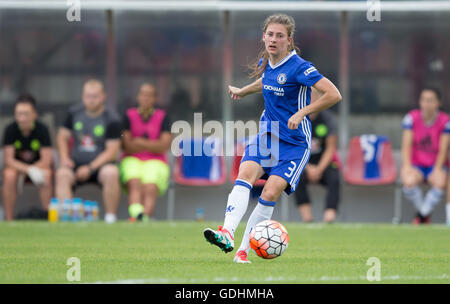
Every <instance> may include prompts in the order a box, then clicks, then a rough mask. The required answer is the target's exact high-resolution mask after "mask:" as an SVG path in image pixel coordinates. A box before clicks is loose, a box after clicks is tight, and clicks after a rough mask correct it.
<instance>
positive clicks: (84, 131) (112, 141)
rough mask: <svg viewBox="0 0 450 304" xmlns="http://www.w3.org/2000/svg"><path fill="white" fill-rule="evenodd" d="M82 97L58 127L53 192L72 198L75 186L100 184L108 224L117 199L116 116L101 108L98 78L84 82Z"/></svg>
mask: <svg viewBox="0 0 450 304" xmlns="http://www.w3.org/2000/svg"><path fill="white" fill-rule="evenodd" d="M82 99H83V104H82V105H75V106H73V107H71V108H70V109H69V113H68V115H67V117H66V120H65V122H64V124H63V126H62V127H61V128H60V129H59V130H58V135H57V142H58V152H59V158H60V167H59V168H58V170H57V172H56V183H55V186H56V195H57V197H58V199H60V201H62V200H64V199H65V198H72V196H73V189H74V187H75V186H78V185H82V184H85V183H95V184H99V185H101V186H102V194H103V202H104V205H105V221H106V222H107V223H112V222H115V221H116V219H117V217H116V213H117V208H118V204H119V200H120V183H119V169H118V167H117V164H116V160H117V157H118V155H119V151H120V136H121V124H120V119H119V116H118V115H117V114H116V113H114V112H113V111H111V110H109V109H106V108H105V99H106V94H105V92H104V88H103V84H102V82H100V81H99V80H96V79H91V80H88V81H87V82H85V84H84V86H83V92H82ZM71 146H72V148H71ZM70 148H71V149H70Z"/></svg>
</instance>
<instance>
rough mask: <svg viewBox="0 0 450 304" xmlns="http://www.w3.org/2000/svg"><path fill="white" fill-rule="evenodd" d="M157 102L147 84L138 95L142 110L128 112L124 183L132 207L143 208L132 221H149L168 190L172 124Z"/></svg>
mask: <svg viewBox="0 0 450 304" xmlns="http://www.w3.org/2000/svg"><path fill="white" fill-rule="evenodd" d="M156 100H157V92H156V88H155V87H154V86H153V85H152V84H149V83H144V84H143V85H142V86H141V87H140V90H139V93H138V95H137V101H138V107H137V108H131V109H128V110H127V112H126V114H125V116H124V118H123V148H124V152H125V154H124V156H123V159H122V161H121V163H120V172H121V178H122V183H123V184H125V186H126V189H127V191H128V203H129V204H130V206H131V205H132V204H139V205H141V206H142V205H143V208H142V212H140V213H141V214H140V215H139V214H133V212H132V211H131V209H130V216H131V217H130V220H134V219H135V218H136V217H137V218H138V219H145V220H148V219H149V217H151V216H152V214H153V211H154V209H155V203H156V198H157V196H158V194H159V195H162V194H164V192H165V191H166V190H167V187H168V181H169V174H170V172H169V171H170V170H169V166H168V165H167V159H166V155H165V153H166V151H167V150H168V149H169V148H170V144H171V140H172V136H171V133H170V120H169V117H168V115H167V114H166V112H165V111H164V110H162V109H156V108H155V103H156ZM139 205H137V206H139ZM135 206H136V205H135Z"/></svg>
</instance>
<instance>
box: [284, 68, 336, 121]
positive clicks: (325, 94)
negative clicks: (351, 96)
mask: <svg viewBox="0 0 450 304" xmlns="http://www.w3.org/2000/svg"><path fill="white" fill-rule="evenodd" d="M313 87H314V89H316V90H317V91H319V93H321V94H322V95H321V96H320V98H319V99H317V100H316V101H314V102H312V103H311V104H310V105H309V106H306V107H304V108H301V109H300V110H299V111H298V112H297V113H295V114H294V115H292V116H291V118H289V121H288V127H289V129H293V130H295V129H297V128H298V125H299V124H300V122H301V121H302V120H303V118H304V117H305V116H306V115H308V114H311V113H315V112H320V111H323V110H325V109H328V108H329V107H331V106H333V105H335V104H336V103H338V102H339V101H341V100H342V96H341V93H339V90H338V89H337V88H336V86H335V85H334V84H333V83H332V82H331V81H330V80H328V79H327V78H325V77H323V78H321V79H320V80H319V81H317V82H316V83H315V84H314V85H313Z"/></svg>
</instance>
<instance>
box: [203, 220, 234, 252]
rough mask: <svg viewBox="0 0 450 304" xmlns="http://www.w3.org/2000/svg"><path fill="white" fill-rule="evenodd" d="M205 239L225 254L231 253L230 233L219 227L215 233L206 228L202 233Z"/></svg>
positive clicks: (231, 238) (232, 242)
mask: <svg viewBox="0 0 450 304" xmlns="http://www.w3.org/2000/svg"><path fill="white" fill-rule="evenodd" d="M203 235H204V236H205V239H206V240H207V241H208V242H210V243H211V244H213V245H216V246H217V247H219V248H220V249H222V251H224V252H225V253H227V252H230V251H233V249H234V238H233V236H232V235H231V233H230V232H229V231H228V230H227V229H224V228H223V227H222V226H219V230H217V231H215V230H213V229H211V228H206V229H205V230H204V231H203Z"/></svg>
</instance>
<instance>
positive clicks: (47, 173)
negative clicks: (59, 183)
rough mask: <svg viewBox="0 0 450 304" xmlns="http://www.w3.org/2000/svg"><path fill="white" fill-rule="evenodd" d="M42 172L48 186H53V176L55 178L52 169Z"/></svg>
mask: <svg viewBox="0 0 450 304" xmlns="http://www.w3.org/2000/svg"><path fill="white" fill-rule="evenodd" d="M42 171H43V172H44V177H45V180H46V182H47V185H51V184H52V176H53V172H52V170H51V169H42Z"/></svg>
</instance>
